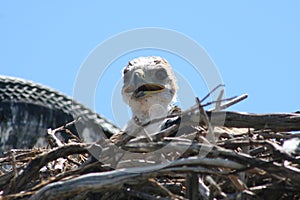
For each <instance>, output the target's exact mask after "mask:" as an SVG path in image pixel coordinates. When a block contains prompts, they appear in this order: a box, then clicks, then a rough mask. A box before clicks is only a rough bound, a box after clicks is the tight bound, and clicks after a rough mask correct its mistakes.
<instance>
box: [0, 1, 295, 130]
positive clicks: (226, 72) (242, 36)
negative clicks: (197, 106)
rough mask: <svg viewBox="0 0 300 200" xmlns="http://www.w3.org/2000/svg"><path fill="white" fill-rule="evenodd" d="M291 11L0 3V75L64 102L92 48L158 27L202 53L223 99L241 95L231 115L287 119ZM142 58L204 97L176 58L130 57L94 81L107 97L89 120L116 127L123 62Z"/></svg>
mask: <svg viewBox="0 0 300 200" xmlns="http://www.w3.org/2000/svg"><path fill="white" fill-rule="evenodd" d="M299 10H300V1H298V0H291V1H274V0H265V1H259V0H254V1H246V0H245V1H240V0H235V1H233V0H228V1H199V0H193V1H185V2H180V3H176V2H175V1H167V0H166V1H158V0H152V1H145V2H143V3H142V1H130V0H129V1H113V0H112V1H106V2H105V3H101V2H100V1H85V2H84V1H71V0H67V1H58V0H55V1H47V2H46V1H32V0H26V1H1V2H0V27H1V28H0V30H1V31H0V74H4V75H10V76H17V77H22V78H25V79H30V80H33V81H35V82H39V83H42V84H45V85H47V86H50V87H52V88H54V89H56V90H59V91H61V92H63V93H66V94H68V95H69V96H72V95H73V87H74V83H75V79H76V75H77V73H78V71H79V69H80V66H81V65H82V63H83V62H84V61H85V59H86V58H87V57H88V56H89V54H90V52H91V51H92V50H93V49H94V48H95V47H96V46H97V45H99V44H100V43H102V42H104V41H105V40H107V39H108V38H110V37H112V36H114V35H116V34H118V33H120V32H123V31H127V30H130V29H135V28H143V27H161V28H167V29H172V30H175V31H179V32H181V33H183V34H185V35H187V36H189V37H190V38H192V39H194V40H195V41H196V42H197V43H198V44H199V45H201V46H202V47H203V48H204V49H205V50H206V51H207V53H208V54H209V55H210V57H211V59H212V60H213V61H214V63H215V64H216V66H217V68H218V70H219V72H220V74H221V76H222V79H223V81H224V83H225V84H226V94H227V96H235V95H240V94H243V93H248V94H249V98H248V99H247V100H245V101H244V102H242V103H240V104H238V105H236V106H234V107H232V108H231V109H232V110H237V111H246V112H255V113H266V112H293V111H296V110H300V91H299V85H300V84H299V77H300V12H299ZM147 54H156V55H161V56H164V57H167V59H168V60H169V62H170V63H171V64H172V65H173V66H174V67H175V68H176V71H177V72H178V73H179V74H183V75H184V76H187V77H185V78H186V79H187V80H191V83H190V84H191V85H192V88H193V89H194V90H195V93H196V94H195V95H197V96H200V97H203V96H204V95H205V94H206V93H207V90H204V89H203V90H202V89H201V88H203V86H201V84H202V82H203V81H202V80H199V85H197V84H198V83H197V80H195V78H193V77H192V74H193V72H192V71H190V68H189V67H187V66H184V65H185V64H187V63H184V62H183V61H182V60H180V59H178V58H176V56H174V55H170V54H168V53H166V52H159V51H154V52H152V51H149V50H146V51H141V52H134V53H132V54H128V55H124V56H123V57H121V58H120V59H118V60H116V61H115V62H114V64H112V66H111V67H110V68H109V70H108V71H107V75H106V76H107V77H109V78H107V77H106V78H105V77H104V78H103V80H102V82H101V81H100V83H99V86H98V87H105V88H106V89H107V94H98V93H97V97H96V98H97V100H96V102H100V103H96V105H95V108H96V110H97V112H99V113H101V114H103V115H105V116H107V117H108V118H110V119H111V120H113V121H116V119H113V118H114V116H113V114H112V109H111V107H112V106H111V93H109V92H111V91H112V90H113V89H114V88H115V86H116V82H118V81H119V80H120V77H121V69H122V67H124V66H125V65H126V64H127V60H128V59H131V58H133V57H134V56H140V55H147ZM189 76H191V77H192V78H189ZM98 99H99V100H98ZM193 101H194V99H192V100H191V102H193ZM120 105H121V103H120ZM120 112H121V111H120ZM122 112H124V111H123V110H122ZM125 112H126V109H125ZM114 115H115V114H114ZM117 123H120V122H117ZM121 124H122V123H121Z"/></svg>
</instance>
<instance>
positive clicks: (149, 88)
mask: <svg viewBox="0 0 300 200" xmlns="http://www.w3.org/2000/svg"><path fill="white" fill-rule="evenodd" d="M164 89H165V87H164V86H163V85H159V84H155V83H147V84H143V85H141V86H140V87H138V88H137V89H136V90H135V91H134V92H133V94H132V96H133V97H135V98H141V97H144V96H148V95H150V94H155V93H159V92H162V91H163V90H164Z"/></svg>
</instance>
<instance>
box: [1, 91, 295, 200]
mask: <svg viewBox="0 0 300 200" xmlns="http://www.w3.org/2000/svg"><path fill="white" fill-rule="evenodd" d="M244 98H246V96H240V97H237V98H233V99H230V100H229V101H227V102H226V103H225V104H221V102H222V101H218V102H214V103H216V106H215V108H214V109H211V110H206V111H205V110H204V105H202V104H201V103H200V102H202V101H199V100H197V104H196V105H195V106H193V107H191V108H190V109H188V110H186V111H183V112H182V113H181V114H180V116H179V115H176V116H168V117H169V118H170V123H169V124H168V125H167V126H166V127H165V129H164V130H162V131H160V132H158V133H153V134H151V135H146V136H139V137H134V136H132V135H127V134H126V133H124V132H120V133H119V134H116V135H114V136H113V137H112V138H110V139H104V138H103V139H102V140H100V141H98V142H97V143H95V144H87V143H85V142H83V141H80V139H79V138H76V136H74V135H73V136H74V139H73V140H72V141H71V142H69V143H63V142H62V141H60V140H59V139H58V138H57V137H56V133H57V132H59V131H61V130H67V129H68V125H70V124H72V123H74V122H71V123H70V124H67V125H66V126H63V127H59V128H57V129H54V130H49V132H48V137H49V146H48V148H40V149H13V150H11V151H9V152H6V153H5V154H4V156H3V157H2V158H0V165H1V166H0V167H1V176H0V191H1V199H32V200H35V199H299V198H300V165H299V164H300V160H299V159H298V153H299V152H298V144H299V141H300V140H299V139H298V137H299V132H298V131H300V114H297V113H289V114H267V115H266V114H264V115H257V114H248V113H239V112H229V111H222V110H223V109H225V108H227V107H229V106H230V105H233V104H235V103H237V102H239V101H241V100H242V99H244ZM222 119H223V120H222ZM144 126H147V124H146V125H144Z"/></svg>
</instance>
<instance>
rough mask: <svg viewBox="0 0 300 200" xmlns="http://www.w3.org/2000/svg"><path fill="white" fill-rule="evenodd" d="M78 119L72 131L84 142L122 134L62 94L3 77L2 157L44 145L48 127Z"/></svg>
mask: <svg viewBox="0 0 300 200" xmlns="http://www.w3.org/2000/svg"><path fill="white" fill-rule="evenodd" d="M79 116H80V117H81V120H79V122H77V123H76V130H73V131H74V132H75V134H78V135H79V136H80V137H81V138H83V139H84V140H85V141H88V142H92V141H96V140H97V139H99V138H101V137H103V136H108V137H109V136H111V135H112V134H115V133H117V132H119V131H120V130H119V128H118V127H116V126H115V125H113V124H112V123H111V122H109V121H108V120H106V119H105V118H104V117H102V116H100V115H99V114H97V113H95V112H93V111H92V110H90V109H88V108H86V107H85V106H83V105H82V104H80V103H78V102H76V101H74V100H72V99H71V98H70V97H68V96H66V95H64V94H62V93H60V92H57V91H55V90H53V89H51V88H48V87H45V86H43V85H40V84H37V83H34V82H31V81H27V80H24V79H20V78H14V77H8V76H0V154H1V153H2V151H6V150H9V149H11V148H32V147H33V146H43V145H44V144H45V140H44V138H45V135H46V132H47V129H48V128H57V127H59V126H61V125H64V124H65V123H66V122H70V121H72V120H74V119H76V118H77V117H79ZM76 131H77V132H76Z"/></svg>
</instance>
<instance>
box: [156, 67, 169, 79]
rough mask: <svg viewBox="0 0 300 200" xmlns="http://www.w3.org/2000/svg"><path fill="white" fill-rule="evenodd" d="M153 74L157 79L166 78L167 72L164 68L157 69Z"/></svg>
mask: <svg viewBox="0 0 300 200" xmlns="http://www.w3.org/2000/svg"><path fill="white" fill-rule="evenodd" d="M155 76H156V78H157V79H159V80H163V79H165V78H167V76H168V74H167V72H166V70H165V69H159V70H158V71H157V72H156V73H155Z"/></svg>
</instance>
